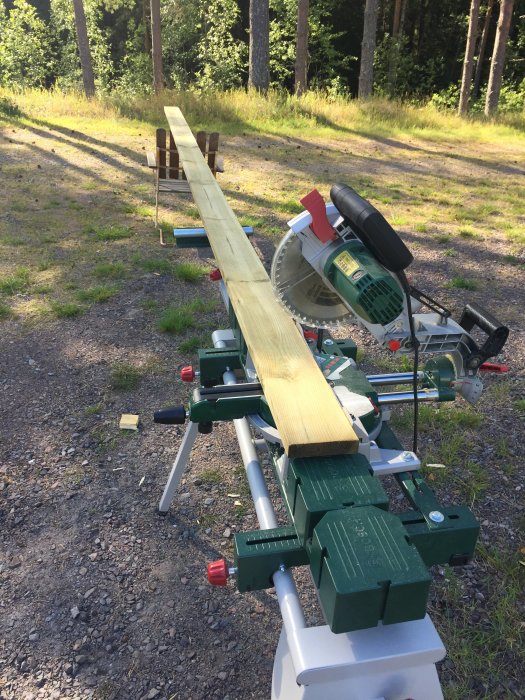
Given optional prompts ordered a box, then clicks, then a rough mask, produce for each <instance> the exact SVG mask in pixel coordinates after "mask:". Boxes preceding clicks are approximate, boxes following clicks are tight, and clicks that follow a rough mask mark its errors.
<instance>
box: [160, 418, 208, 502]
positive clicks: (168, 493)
mask: <svg viewBox="0 0 525 700" xmlns="http://www.w3.org/2000/svg"><path fill="white" fill-rule="evenodd" d="M198 427H199V426H198V423H191V422H190V423H188V427H187V428H186V432H185V434H184V437H183V438H182V442H181V444H180V447H179V451H178V452H177V456H176V457H175V461H174V462H173V466H172V468H171V472H170V475H169V477H168V481H167V483H166V486H165V487H164V493H163V494H162V498H161V499H160V503H159V513H162V514H164V513H167V512H168V510H169V507H170V505H171V502H172V501H173V497H174V496H175V491H176V490H177V486H178V485H179V481H180V480H181V477H182V475H183V473H184V470H185V469H186V465H187V463H188V459H189V457H190V452H191V450H192V448H193V444H194V443H195V438H196V437H197V431H198Z"/></svg>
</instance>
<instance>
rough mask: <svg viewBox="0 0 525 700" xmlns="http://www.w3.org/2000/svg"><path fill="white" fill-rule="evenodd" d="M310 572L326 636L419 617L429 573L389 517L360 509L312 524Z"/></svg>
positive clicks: (371, 509)
mask: <svg viewBox="0 0 525 700" xmlns="http://www.w3.org/2000/svg"><path fill="white" fill-rule="evenodd" d="M310 568H311V571H312V576H313V578H314V582H315V584H316V586H317V588H318V589H319V598H320V601H321V606H322V608H323V611H324V613H325V616H326V619H327V621H328V624H329V625H330V628H331V630H332V632H335V633H341V632H350V631H352V630H358V629H365V628H368V627H375V626H376V625H377V623H378V622H379V621H380V620H382V621H383V623H384V624H386V625H388V624H392V623H396V622H406V621H408V620H417V619H421V618H423V617H424V616H425V611H426V604H427V596H428V590H429V587H430V580H431V579H430V575H429V573H428V571H427V568H426V566H425V564H424V563H423V561H422V559H421V557H420V556H419V553H418V551H417V549H416V548H415V547H414V546H413V545H412V544H410V543H409V542H407V537H406V532H405V529H404V527H403V525H402V523H401V522H400V520H399V518H398V517H397V516H395V515H393V514H392V513H387V512H385V511H384V510H381V509H379V508H375V507H374V506H363V507H361V508H347V509H344V510H337V511H332V512H331V513H327V514H326V515H325V516H324V517H323V518H322V520H321V521H320V522H319V523H318V524H317V525H316V527H315V529H314V535H313V539H312V547H311V551H310Z"/></svg>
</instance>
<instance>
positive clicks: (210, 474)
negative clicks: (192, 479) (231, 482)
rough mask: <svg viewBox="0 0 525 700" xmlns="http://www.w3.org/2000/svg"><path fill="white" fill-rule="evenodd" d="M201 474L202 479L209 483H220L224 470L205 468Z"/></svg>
mask: <svg viewBox="0 0 525 700" xmlns="http://www.w3.org/2000/svg"><path fill="white" fill-rule="evenodd" d="M199 476H200V478H201V479H202V481H205V482H206V483H207V484H220V483H221V481H222V472H221V470H220V469H214V468H210V469H205V470H204V471H203V472H201V474H199Z"/></svg>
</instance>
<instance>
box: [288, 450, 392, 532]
mask: <svg viewBox="0 0 525 700" xmlns="http://www.w3.org/2000/svg"><path fill="white" fill-rule="evenodd" d="M285 488H286V497H287V500H288V504H289V506H290V510H291V512H292V514H293V520H294V524H295V527H296V530H297V533H298V535H299V537H301V538H302V540H303V542H306V541H307V540H308V539H309V538H310V537H311V536H312V532H313V529H314V527H315V526H316V525H317V523H318V522H319V521H320V520H321V518H322V517H323V515H324V514H325V513H327V512H328V511H332V510H339V509H341V508H353V507H357V506H367V505H374V506H378V507H379V508H383V509H384V510H388V496H387V494H386V493H385V490H384V489H383V487H382V486H381V484H380V483H379V479H376V478H375V477H374V476H373V472H372V468H371V466H370V463H369V462H368V460H367V459H366V458H365V457H363V455H360V454H356V455H337V456H334V457H311V458H310V457H305V458H301V459H292V460H290V464H289V467H288V477H287V480H286V485H285Z"/></svg>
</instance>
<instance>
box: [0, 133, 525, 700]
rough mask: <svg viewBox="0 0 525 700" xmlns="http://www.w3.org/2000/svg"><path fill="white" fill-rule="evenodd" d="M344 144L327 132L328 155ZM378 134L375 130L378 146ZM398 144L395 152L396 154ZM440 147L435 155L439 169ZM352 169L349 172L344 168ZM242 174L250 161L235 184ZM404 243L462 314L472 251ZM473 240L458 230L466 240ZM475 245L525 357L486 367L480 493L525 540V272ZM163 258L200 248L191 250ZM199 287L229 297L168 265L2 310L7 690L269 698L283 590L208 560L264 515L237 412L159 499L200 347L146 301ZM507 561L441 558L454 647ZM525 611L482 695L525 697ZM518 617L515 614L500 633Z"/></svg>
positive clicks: (474, 445)
mask: <svg viewBox="0 0 525 700" xmlns="http://www.w3.org/2000/svg"><path fill="white" fill-rule="evenodd" d="M243 143H244V146H245V151H244V152H245V153H246V148H247V149H248V151H249V149H250V148H253V150H254V152H256V150H257V148H258V147H259V148H260V139H253V140H250V139H244V141H243ZM263 145H264V144H263ZM332 145H333V144H332ZM332 145H331V144H330V143H325V144H323V148H324V149H325V152H328V151H329V150H330V148H331V146H332ZM238 147H239V139H232V140H231V148H232V149H235V148H238ZM371 148H372V147H371V146H363V153H362V154H361V155H362V157H363V158H365V157H367V156H368V155H370V150H371ZM385 148H386V146H383V147H382V153H383V156H382V157H383V158H384V157H385V156H384V152H385ZM392 148H395V146H393V147H392ZM303 150H304V149H303ZM283 152H284V156H286V152H285V151H283ZM394 157H395V152H394V151H392V156H391V160H390V161H389V162H387V163H386V164H385V165H384V169H385V170H388V168H390V167H391V166H392V162H393V159H394ZM429 157H430V156H428V155H425V154H424V153H421V159H420V161H419V162H418V167H420V168H421V170H422V171H423V170H425V169H426V168H427V164H428V158H429ZM439 157H440V158H441V159H442V156H441V155H440V156H439ZM248 160H249V158H248V157H247V161H248ZM241 164H242V163H241ZM293 165H294V164H292V163H288V166H289V167H290V168H292V167H293ZM446 166H447V168H448V169H449V170H448V172H449V173H452V174H453V173H454V172H455V171H454V168H455V167H457V173H456V174H457V176H458V177H461V176H462V174H463V172H462V170H461V168H462V167H464V166H463V165H462V163H461V162H459V163H457V164H456V162H454V161H452V160H450V161H446ZM318 167H319V168H321V165H319V166H318ZM333 167H334V170H335V169H336V168H337V163H336V164H334V166H333ZM374 167H377V168H381V167H382V166H381V164H379V165H377V164H376V165H374ZM469 167H471V166H469ZM472 167H473V166H472ZM476 167H478V168H480V169H481V170H482V169H483V167H484V165H483V163H482V162H481V163H480V164H479V165H478V166H476ZM341 169H343V166H341ZM342 174H343V176H344V175H348V173H346V172H344V169H343V173H342ZM508 176H509V177H511V176H512V173H509V174H508ZM141 177H142V176H141ZM236 177H238V173H237V175H236V174H235V171H234V172H233V173H232V175H231V177H230V180H229V185H230V187H231V188H232V189H233V190H235V186H236V179H235V178H236ZM502 177H503V175H502ZM143 180H144V181H146V176H144V178H143ZM237 187H238V186H237ZM239 196H240V195H239ZM405 240H406V241H407V243H408V244H409V245H410V244H411V243H415V248H416V250H417V252H416V257H417V258H418V262H417V263H416V265H415V266H414V275H415V277H416V282H417V283H418V284H419V286H421V287H422V288H423V289H424V290H425V291H426V292H428V293H430V294H436V296H438V298H440V299H442V300H443V301H444V302H446V303H447V304H449V305H450V306H452V308H453V309H454V311H457V310H458V309H459V308H460V306H461V305H462V303H463V301H464V300H465V296H467V295H468V292H465V291H464V290H460V289H449V290H447V292H446V294H445V298H443V283H444V281H445V280H447V279H449V277H450V275H451V274H453V273H454V271H455V270H457V267H458V261H457V260H456V261H454V260H453V259H450V258H444V257H443V256H440V255H439V251H438V250H437V249H436V246H432V245H429V246H425V242H424V240H423V239H422V238H421V236H420V237H418V236H417V235H416V234H414V233H410V232H409V233H407V235H406V238H405ZM257 243H258V245H259V247H260V249H261V250H262V251H263V252H264V257H265V258H266V260H267V261H268V259H269V257H270V255H271V248H272V246H271V245H270V244H269V243H268V241H267V240H265V239H263V238H259V239H257ZM152 245H153V244H152ZM468 245H469V241H463V242H462V241H459V242H458V247H459V249H461V247H462V246H463V248H464V249H465V250H467V248H468ZM476 250H477V253H476V255H475V256H472V255H469V256H468V257H466V258H465V261H466V262H464V263H462V264H463V265H464V266H465V267H468V268H469V270H471V271H474V272H477V273H478V274H479V275H481V276H483V278H484V279H485V284H484V287H483V289H481V290H479V291H478V292H477V293H476V295H475V299H476V301H478V302H480V303H484V302H485V303H487V305H488V306H489V307H491V308H492V309H493V310H494V311H495V312H499V313H500V314H501V315H502V317H503V320H505V321H507V322H509V323H510V324H511V326H512V333H511V339H510V341H509V343H508V345H507V347H506V348H505V351H504V353H503V354H502V356H501V357H499V358H498V360H499V361H501V362H506V363H508V364H510V365H511V367H512V370H511V373H510V374H509V375H507V376H505V377H496V376H494V377H489V378H488V379H487V382H486V383H487V391H486V392H485V394H484V396H483V398H482V400H481V402H480V404H479V407H478V409H477V410H479V411H480V412H481V415H482V416H483V423H482V425H481V426H478V427H475V428H462V427H461V426H459V430H460V431H463V432H465V433H468V439H469V444H470V454H471V457H472V459H473V460H474V462H475V463H476V464H477V465H478V466H479V469H480V471H481V472H482V474H483V479H484V487H483V488H482V489H481V491H480V492H479V494H477V495H476V497H475V498H473V499H472V503H473V509H474V511H475V513H476V515H477V517H478V518H479V519H480V521H481V522H482V533H481V542H482V543H483V544H484V545H485V547H486V548H488V549H490V551H494V550H497V551H500V552H501V556H502V558H504V557H510V556H514V555H515V554H516V552H518V551H519V548H520V547H523V544H524V543H523V530H522V528H523V514H524V501H523V489H524V477H523V472H522V471H520V470H519V469H518V468H517V467H518V466H519V461H518V458H519V456H520V454H521V439H522V437H523V434H524V431H523V415H524V414H523V412H521V413H519V412H518V411H517V410H516V409H515V403H514V402H515V401H516V400H518V399H520V398H522V397H523V379H524V370H523V367H524V362H523V358H524V352H523V348H524V347H525V334H524V327H523V317H522V308H523V303H524V292H523V273H522V270H521V269H518V268H515V267H512V266H509V265H507V266H504V267H502V269H503V273H502V274H499V272H498V269H497V265H498V262H499V263H500V264H501V265H502V266H503V259H502V256H503V255H504V253H505V252H506V251H505V245H504V243H502V242H501V241H500V240H498V241H494V243H493V244H491V243H490V242H489V241H487V242H482V243H480V244H479V245H478V247H477V249H476ZM157 252H158V251H157ZM163 254H165V255H166V256H169V257H171V258H173V257H175V256H176V257H177V258H178V259H181V258H182V259H187V260H199V259H201V260H202V254H201V257H200V258H199V257H198V256H197V257H196V254H195V253H193V252H184V253H180V252H174V251H173V250H168V251H165V252H164V253H163ZM193 289H195V287H194V288H192V290H193ZM197 293H198V295H199V296H200V297H204V298H208V297H218V293H217V289H216V287H215V286H214V285H213V283H211V282H209V281H208V280H204V281H202V282H200V283H198V285H197V287H196V291H191V292H188V287H187V286H184V285H179V287H177V286H176V285H174V283H173V280H172V278H171V277H169V276H166V275H156V274H153V273H152V274H144V275H141V276H140V277H137V278H134V279H132V280H131V281H128V282H127V283H126V294H125V295H124V294H120V295H119V296H118V297H115V298H114V299H112V300H110V301H109V302H107V303H106V304H105V305H103V306H102V305H98V306H93V307H91V309H90V310H89V311H88V312H87V313H86V314H84V315H83V316H82V317H81V318H78V319H65V320H60V321H48V322H46V323H45V324H44V323H41V324H37V325H32V326H31V325H29V326H24V325H22V323H21V322H20V321H19V320H17V319H14V320H7V321H4V322H3V323H2V333H1V336H0V352H1V357H2V362H1V366H0V396H1V402H0V434H1V439H0V493H1V496H0V498H1V501H0V523H1V529H0V537H1V540H2V551H1V553H0V557H1V558H0V606H1V608H2V612H1V616H0V668H1V669H2V670H1V676H0V698H1V700H30V699H36V698H38V700H50V699H52V698H54V699H59V698H76V699H78V700H87V699H88V698H95V699H98V700H146V699H150V700H151V699H153V698H157V700H175V699H181V700H201V699H202V700H204V698H206V699H207V698H220V699H222V700H226V699H227V698H229V700H247V699H248V698H257V699H260V700H263V699H266V698H268V697H269V695H270V686H271V669H272V663H273V654H274V650H275V646H276V643H277V639H278V635H279V630H280V624H281V623H280V615H279V610H278V606H277V603H276V599H275V594H274V591H272V590H270V591H263V592H259V593H255V594H245V595H240V594H238V593H237V592H236V591H235V589H234V586H233V585H232V584H230V585H229V586H228V587H227V588H225V589H220V588H212V587H210V586H209V585H208V584H207V582H206V576H205V570H206V564H207V563H208V562H209V561H211V560H214V559H217V558H219V557H221V556H226V557H229V558H231V554H232V534H233V533H234V532H235V531H236V530H244V529H252V528H255V527H256V520H255V515H254V511H253V508H252V505H251V503H250V499H249V496H248V494H247V490H246V485H245V483H244V480H243V474H242V468H241V466H242V465H241V460H240V455H239V453H238V449H237V447H236V443H235V439H234V433H233V428H232V426H231V425H219V426H217V427H216V428H215V429H214V432H213V433H212V434H211V435H200V436H199V437H198V440H197V444H196V447H195V449H194V451H193V453H192V458H191V462H190V467H189V470H188V471H187V473H186V475H185V478H184V479H183V481H182V484H181V486H180V488H179V490H178V492H177V496H176V498H175V501H174V503H173V506H172V508H171V509H170V511H169V514H168V515H167V516H166V517H160V516H159V515H158V513H157V505H158V501H159V498H160V494H161V493H162V489H163V486H164V484H165V482H166V479H167V475H168V471H169V465H170V462H171V461H172V460H173V458H174V456H175V454H176V451H177V448H178V445H179V443H180V439H181V436H182V429H181V428H179V427H167V426H165V427H163V426H157V425H154V424H153V421H152V414H153V411H154V410H156V409H157V408H159V407H162V406H164V405H166V404H169V403H176V402H178V401H180V400H181V399H182V400H184V398H185V397H186V396H187V394H188V389H187V386H186V385H183V384H182V383H181V382H180V380H179V379H178V370H179V369H180V367H182V366H183V365H185V364H188V362H189V361H191V359H192V355H191V354H184V353H180V352H177V350H176V344H175V343H174V340H173V338H171V337H169V336H167V335H163V334H161V333H159V332H158V331H157V330H156V329H155V327H154V325H153V323H152V319H151V317H150V316H149V315H148V313H147V312H146V311H145V310H144V308H143V306H142V303H143V301H144V299H151V298H153V299H157V300H162V299H166V298H169V299H170V300H173V299H174V298H175V299H176V298H177V297H179V298H181V299H182V298H188V295H190V296H191V294H197ZM205 323H206V325H207V327H208V328H214V327H224V326H225V325H226V316H225V314H224V313H223V312H222V310H221V309H220V307H218V310H217V311H214V312H211V313H209V314H207V315H206V317H205ZM356 339H357V340H358V342H359V344H361V345H363V346H364V347H365V350H366V352H367V356H366V361H367V363H369V364H370V367H374V366H377V365H374V361H375V360H376V359H378V358H379V355H377V353H375V351H374V349H373V345H372V343H371V342H370V340H369V339H367V338H366V337H364V336H363V334H360V333H358V334H357V336H356ZM130 358H132V359H133V361H134V362H137V363H139V364H142V365H143V366H145V367H149V368H150V370H149V371H145V372H144V374H143V376H142V379H141V381H140V384H139V386H138V387H137V388H136V389H134V390H132V391H129V392H119V391H115V390H112V389H111V379H110V374H111V366H112V364H113V363H114V362H118V361H121V362H126V361H130ZM128 412H129V413H138V414H139V415H140V429H139V431H138V432H137V433H123V432H119V430H118V420H119V417H120V415H121V414H122V413H128ZM438 428H439V426H438ZM438 428H436V431H437V432H436V431H434V432H433V431H432V430H427V431H424V432H423V433H422V439H421V443H422V450H423V452H424V453H428V452H429V451H431V450H432V449H433V447H435V446H436V445H437V444H438V442H439V436H438V432H439V430H438ZM503 438H504V441H505V443H504V447H503V443H502V442H501V440H502V439H503ZM455 476H456V477H457V478H455V479H452V480H451V481H450V482H447V481H446V480H443V479H436V483H435V485H436V490H437V491H438V494H439V497H440V498H441V499H442V501H443V503H445V504H447V503H451V502H456V503H461V502H464V501H465V493H466V492H465V490H464V489H462V488H461V484H462V483H464V482H465V481H466V480H469V479H471V478H474V477H472V474H470V473H468V472H466V471H463V472H462V468H461V467H459V468H458V470H457V472H456V473H455ZM478 478H481V477H480V476H478ZM273 490H274V491H275V488H274V489H273ZM230 494H240V495H239V496H238V497H232V496H231V495H230ZM236 500H240V501H241V503H242V507H241V508H239V507H238V506H235V505H234V502H235V501H236ZM277 503H278V510H279V514H280V516H283V508H282V505H279V502H278V501H277ZM522 557H523V555H522ZM504 571H505V570H504V568H503V564H502V563H501V562H500V564H497V563H495V562H494V560H493V559H491V558H490V557H487V556H485V557H483V556H482V557H478V558H477V559H476V561H475V562H474V563H473V564H471V565H470V566H468V567H465V568H463V569H462V570H460V572H459V574H458V576H457V578H456V579H454V580H453V581H451V580H450V579H449V578H448V576H447V572H445V570H444V569H441V568H439V567H436V569H435V570H434V571H433V574H434V578H435V582H434V586H433V588H432V594H431V601H430V609H431V614H432V615H433V617H434V618H435V620H436V623H437V624H438V627H439V629H440V631H441V630H443V631H444V634H445V635H449V636H445V642H446V644H447V645H448V644H449V643H450V644H451V645H452V646H453V647H454V648H455V649H458V648H459V649H461V640H460V641H459V644H458V640H457V639H454V638H453V635H452V634H451V632H450V631H451V629H453V626H454V618H455V617H456V618H457V620H460V626H461V629H463V630H466V629H468V628H469V627H471V628H473V629H480V630H486V629H487V628H488V627H491V625H493V623H492V621H491V614H492V613H493V611H494V606H495V603H496V601H495V590H497V588H496V589H495V583H494V582H495V579H494V577H498V576H503V575H504ZM299 579H300V581H301V582H302V584H304V588H305V593H304V595H303V598H304V602H305V609H306V615H307V619H308V621H309V622H310V623H312V624H315V623H316V622H317V623H319V622H321V615H320V612H319V610H318V608H317V606H316V603H315V596H314V595H313V593H312V591H311V590H310V589H309V584H308V581H307V580H306V579H305V577H304V575H302V574H300V575H299ZM453 585H454V586H455V588H454V591H453V592H452V591H451V590H450V589H451V587H452V586H453ZM513 612H514V613H515V618H514V619H515V622H516V627H517V628H518V629H517V631H516V635H517V636H516V637H515V638H514V639H512V640H509V639H508V638H507V637H504V639H502V648H501V649H500V648H499V647H498V651H497V654H496V664H497V665H499V666H500V667H501V669H502V671H501V674H499V675H498V676H497V677H496V678H494V680H493V682H491V681H490V679H489V680H487V678H484V679H479V678H475V677H474V678H472V679H469V681H468V682H469V683H470V685H469V690H468V691H467V694H466V696H465V697H467V698H472V699H474V700H475V699H476V698H489V697H490V698H496V697H498V698H500V700H504V699H505V698H515V697H523V696H522V695H521V692H522V688H523V680H524V673H523V667H521V669H520V663H521V660H522V656H520V653H521V652H520V641H519V634H520V633H519V625H520V624H521V625H522V626H523V622H521V623H520V620H523V619H524V618H523V612H524V611H523V599H521V600H518V601H517V603H516V608H515V610H514V611H513ZM509 622H510V621H509ZM510 626H511V625H510ZM491 629H492V628H491ZM508 630H509V626H507V627H505V631H503V627H502V632H501V634H502V635H503V636H504V635H508V634H509V632H508ZM458 668H459V666H458V664H457V662H456V661H454V659H453V658H452V659H447V660H445V662H444V663H443V664H442V666H441V677H442V680H443V684H444V686H445V688H448V689H449V690H450V689H453V687H454V684H455V683H456V682H457V680H458ZM461 681H462V682H463V683H464V681H465V679H461ZM450 697H452V695H450ZM454 697H455V696H454ZM330 700H331V699H330ZM418 700H420V699H418ZM421 700H423V699H421Z"/></svg>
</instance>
